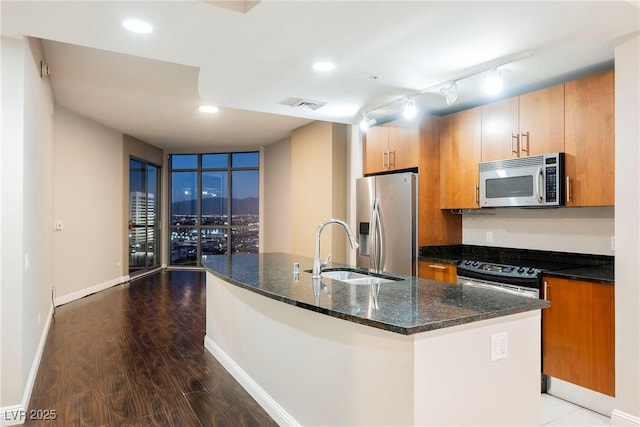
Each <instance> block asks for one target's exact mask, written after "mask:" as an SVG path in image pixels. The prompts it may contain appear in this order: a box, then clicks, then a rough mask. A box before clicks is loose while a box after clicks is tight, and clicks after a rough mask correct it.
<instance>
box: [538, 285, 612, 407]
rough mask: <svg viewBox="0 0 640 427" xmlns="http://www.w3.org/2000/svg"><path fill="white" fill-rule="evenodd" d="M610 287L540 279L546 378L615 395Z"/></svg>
mask: <svg viewBox="0 0 640 427" xmlns="http://www.w3.org/2000/svg"><path fill="white" fill-rule="evenodd" d="M613 291H614V286H613V285H611V284H608V283H596V282H587V281H580V280H569V279H562V278H556V277H545V278H544V290H543V292H544V293H545V295H546V296H545V298H546V299H547V300H548V301H550V302H551V307H549V308H547V309H544V310H542V370H543V372H544V373H545V374H547V375H550V376H552V377H555V378H559V379H561V380H564V381H568V382H570V383H573V384H577V385H579V386H582V387H585V388H588V389H591V390H594V391H597V392H600V393H603V394H606V395H609V396H614V394H615V342H614V333H615V330H614V328H615V325H614V321H615V320H614V294H613Z"/></svg>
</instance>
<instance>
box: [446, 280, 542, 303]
mask: <svg viewBox="0 0 640 427" xmlns="http://www.w3.org/2000/svg"><path fill="white" fill-rule="evenodd" d="M458 285H466V286H471V287H476V288H483V289H492V290H494V291H499V292H506V293H509V294H513V295H518V296H521V297H527V298H538V297H539V295H536V294H537V292H535V291H530V292H528V291H524V290H516V289H512V288H509V287H507V286H504V285H503V284H499V283H495V282H479V281H477V280H473V279H469V278H467V277H460V276H458Z"/></svg>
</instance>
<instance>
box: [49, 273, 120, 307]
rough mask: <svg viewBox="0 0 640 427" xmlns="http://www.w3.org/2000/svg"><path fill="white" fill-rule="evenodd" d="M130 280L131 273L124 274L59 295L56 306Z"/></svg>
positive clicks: (55, 300)
mask: <svg viewBox="0 0 640 427" xmlns="http://www.w3.org/2000/svg"><path fill="white" fill-rule="evenodd" d="M129 280H130V277H129V275H126V276H122V277H116V278H115V279H111V280H108V281H106V282H102V283H99V284H97V285H95V286H91V287H89V288H84V289H80V290H79V291H76V292H72V293H70V294H67V295H63V296H61V297H58V298H56V299H54V303H55V305H56V307H58V306H60V305H63V304H68V303H70V302H72V301H75V300H78V299H80V298H84V297H86V296H87V295H91V294H95V293H96V292H100V291H104V290H105V289H109V288H111V287H113V286H116V285H119V284H121V283H125V282H128V281H129Z"/></svg>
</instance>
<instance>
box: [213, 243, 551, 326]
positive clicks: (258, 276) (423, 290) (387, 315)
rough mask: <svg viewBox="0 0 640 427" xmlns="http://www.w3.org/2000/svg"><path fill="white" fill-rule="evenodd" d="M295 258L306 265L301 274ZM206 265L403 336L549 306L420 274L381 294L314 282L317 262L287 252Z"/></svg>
mask: <svg viewBox="0 0 640 427" xmlns="http://www.w3.org/2000/svg"><path fill="white" fill-rule="evenodd" d="M294 262H297V263H299V264H300V273H299V274H298V275H294V274H293V263H294ZM203 265H204V267H205V268H206V270H207V271H209V272H211V273H212V274H214V275H215V276H217V277H219V278H221V279H223V280H225V281H227V282H229V283H232V284H234V285H236V286H239V287H242V288H245V289H247V290H250V291H252V292H256V293H258V294H261V295H264V296H265V297H268V298H271V299H274V300H276V301H281V302H283V303H286V304H290V305H294V306H297V307H300V308H302V309H306V310H311V311H314V312H317V313H322V314H326V315H328V316H332V317H337V318H340V319H344V320H348V321H351V322H355V323H359V324H363V325H367V326H371V327H374V328H378V329H384V330H387V331H391V332H395V333H399V334H403V335H412V334H416V333H419V332H425V331H431V330H435V329H440V328H446V327H451V326H456V325H462V324H466V323H472V322H477V321H480V320H485V319H491V318H496V317H501V316H507V315H511V314H516V313H521V312H526V311H531V310H539V309H542V308H546V307H548V306H549V303H548V302H547V301H544V300H539V299H532V298H525V297H520V296H516V295H511V294H507V293H504V292H499V291H493V290H487V289H480V288H475V287H468V286H464V285H449V284H446V283H442V282H436V281H432V280H424V279H419V278H417V277H406V276H403V277H402V280H400V281H395V282H392V283H384V284H382V285H379V287H378V289H377V295H376V290H375V289H372V286H371V285H353V284H347V283H344V282H340V281H337V280H330V279H322V280H321V281H319V282H318V281H316V282H315V283H314V281H313V280H312V279H311V273H307V272H305V271H304V270H305V269H310V268H311V266H312V265H313V260H312V259H311V258H305V257H301V256H297V255H290V254H286V253H264V254H233V255H215V256H211V255H209V256H208V257H207V259H206V260H204V261H203ZM330 267H340V265H335V264H334V265H330Z"/></svg>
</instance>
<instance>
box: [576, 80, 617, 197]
mask: <svg viewBox="0 0 640 427" xmlns="http://www.w3.org/2000/svg"><path fill="white" fill-rule="evenodd" d="M614 126H615V123H614V74H613V70H611V71H607V72H604V73H601V74H596V75H594V76H590V77H586V78H582V79H578V80H573V81H571V82H567V83H565V152H566V157H565V169H566V175H567V189H566V194H567V200H566V205H567V206H612V205H613V204H614V203H615V200H614V175H615V173H614Z"/></svg>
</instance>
